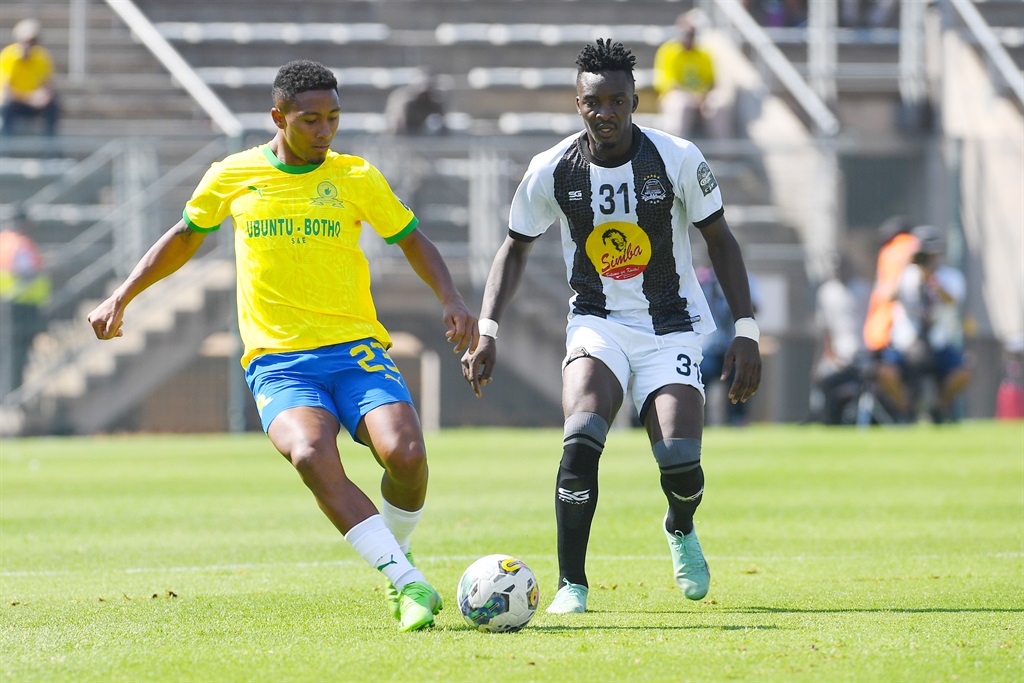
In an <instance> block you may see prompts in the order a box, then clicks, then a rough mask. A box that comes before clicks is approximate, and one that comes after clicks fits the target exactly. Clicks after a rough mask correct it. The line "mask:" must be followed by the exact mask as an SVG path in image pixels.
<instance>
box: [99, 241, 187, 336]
mask: <svg viewBox="0 0 1024 683" xmlns="http://www.w3.org/2000/svg"><path fill="white" fill-rule="evenodd" d="M204 239H206V235H205V234H204V233H201V232H196V231H195V230H192V229H191V228H189V227H188V225H186V224H185V221H178V222H177V223H176V224H175V225H174V227H173V228H171V229H170V230H168V231H167V232H165V233H164V234H163V235H162V236H161V237H160V239H158V240H157V241H156V243H155V244H154V245H153V246H152V247H150V248H149V251H147V252H146V254H145V256H143V257H142V259H141V260H140V261H139V262H138V264H136V266H135V268H134V269H132V272H131V274H130V275H129V276H128V277H127V278H126V279H125V281H124V282H123V283H122V284H121V286H120V287H118V288H117V289H115V290H114V293H113V294H111V295H110V296H109V297H107V299H106V300H105V301H103V303H101V304H100V305H99V306H97V307H96V308H94V309H93V310H92V312H91V313H89V315H88V316H87V320H88V321H89V326H90V327H92V331H93V332H94V333H95V334H96V338H97V339H113V338H114V337H121V336H124V331H123V330H122V329H121V325H122V323H123V319H124V310H125V308H127V306H128V304H129V303H131V300H132V299H134V298H135V297H137V296H138V295H139V294H141V293H142V292H143V291H145V290H146V288H147V287H149V286H151V285H152V284H153V283H155V282H158V281H160V280H162V279H163V278H165V277H167V276H168V275H170V274H171V273H173V272H174V271H176V270H178V268H181V267H182V266H183V265H185V263H186V262H187V261H188V260H189V259H190V258H192V256H194V255H195V253H196V251H197V250H198V249H199V246H200V245H201V244H202V243H203V240H204Z"/></svg>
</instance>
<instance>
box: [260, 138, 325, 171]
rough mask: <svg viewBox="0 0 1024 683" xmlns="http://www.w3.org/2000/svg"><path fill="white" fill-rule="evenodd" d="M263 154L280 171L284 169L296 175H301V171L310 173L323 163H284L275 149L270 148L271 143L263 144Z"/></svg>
mask: <svg viewBox="0 0 1024 683" xmlns="http://www.w3.org/2000/svg"><path fill="white" fill-rule="evenodd" d="M263 156H264V157H266V159H267V161H269V162H270V165H271V166H273V167H274V168H276V169H277V170H278V171H283V172H285V173H292V174H295V175H299V174H301V173H309V172H310V171H315V170H316V169H318V168H320V166H321V165H322V164H303V165H302V166H291V165H289V164H286V163H284V162H283V161H281V160H280V159H278V158H277V155H276V154H274V150H272V149H270V145H269V144H267V145H264V146H263Z"/></svg>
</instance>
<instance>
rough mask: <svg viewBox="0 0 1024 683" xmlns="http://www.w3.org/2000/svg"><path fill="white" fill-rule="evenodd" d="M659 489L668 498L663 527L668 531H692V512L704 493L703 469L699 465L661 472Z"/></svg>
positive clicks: (695, 509)
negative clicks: (680, 470)
mask: <svg viewBox="0 0 1024 683" xmlns="http://www.w3.org/2000/svg"><path fill="white" fill-rule="evenodd" d="M661 490H662V491H664V492H665V497H666V498H668V515H667V517H666V519H665V529H666V530H667V531H669V532H670V533H671V532H673V531H682V532H683V533H684V534H688V533H690V532H691V531H693V513H694V512H696V511H697V506H698V505H700V501H701V499H702V498H703V495H704V470H703V469H702V468H701V466H700V465H698V466H697V467H695V468H693V469H692V470H689V471H686V472H675V473H673V474H668V473H666V472H665V471H664V470H662V472H661Z"/></svg>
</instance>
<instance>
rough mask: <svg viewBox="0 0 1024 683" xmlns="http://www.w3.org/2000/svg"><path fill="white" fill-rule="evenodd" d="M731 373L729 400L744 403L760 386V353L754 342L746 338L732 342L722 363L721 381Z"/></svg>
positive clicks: (737, 338)
mask: <svg viewBox="0 0 1024 683" xmlns="http://www.w3.org/2000/svg"><path fill="white" fill-rule="evenodd" d="M734 370H735V373H733V371H734ZM731 373H733V378H732V385H730V386H729V400H730V401H732V402H733V403H746V402H747V400H748V399H750V397H752V396H753V395H754V394H755V393H756V392H757V388H758V387H759V386H760V385H761V352H760V350H759V349H758V347H757V342H756V341H754V340H753V339H748V338H747V337H736V338H735V339H733V340H732V345H731V346H729V350H728V351H726V353H725V361H724V362H723V363H722V381H723V382H725V381H726V380H727V379H728V378H729V375H730V374H731Z"/></svg>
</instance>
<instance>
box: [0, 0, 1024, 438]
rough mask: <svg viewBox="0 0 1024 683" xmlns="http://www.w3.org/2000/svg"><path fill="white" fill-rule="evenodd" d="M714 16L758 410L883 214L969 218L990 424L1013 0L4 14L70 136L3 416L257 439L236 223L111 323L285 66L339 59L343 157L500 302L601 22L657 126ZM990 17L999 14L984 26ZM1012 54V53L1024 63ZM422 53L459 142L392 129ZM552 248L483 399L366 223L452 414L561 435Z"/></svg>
mask: <svg viewBox="0 0 1024 683" xmlns="http://www.w3.org/2000/svg"><path fill="white" fill-rule="evenodd" d="M695 5H697V6H699V7H700V8H701V9H703V10H704V11H705V13H706V17H707V20H708V25H707V30H706V31H705V33H704V35H705V37H706V39H707V41H708V43H709V44H710V45H711V46H712V48H713V49H714V50H715V52H716V56H717V57H718V69H719V73H720V76H721V78H722V79H723V81H725V86H726V87H727V89H728V91H729V92H730V93H731V96H732V97H733V98H734V103H735V111H736V124H735V130H736V137H735V139H732V140H728V141H712V140H702V139H700V138H697V140H698V143H699V144H700V146H701V148H702V150H703V151H704V152H705V154H706V156H707V157H708V158H709V160H710V161H711V164H712V167H713V168H714V170H715V172H716V175H717V176H718V177H719V181H720V184H721V186H722V188H723V195H724V197H725V201H726V204H727V214H726V215H727V218H728V220H729V222H730V225H731V226H732V227H733V229H734V231H735V232H736V233H737V236H738V237H739V239H740V241H741V243H742V244H743V247H744V251H745V257H746V260H747V263H748V267H749V269H750V270H751V272H752V273H753V274H754V275H755V276H756V277H757V278H758V282H759V285H760V289H761V295H762V296H761V298H762V310H761V311H760V312H759V319H760V322H761V325H762V328H763V331H764V333H765V336H764V342H763V345H762V348H763V353H764V357H765V382H764V385H763V389H762V391H761V392H760V393H759V395H758V397H757V399H756V400H755V402H754V403H753V404H752V406H751V409H752V415H751V417H752V418H753V419H755V420H758V421H784V422H798V421H800V420H802V419H804V418H805V417H806V416H807V413H808V396H809V394H810V370H811V363H812V361H813V356H814V352H815V345H816V342H817V334H816V332H815V329H814V324H813V314H814V311H813V301H814V289H815V286H816V285H817V284H818V282H819V281H820V278H821V277H822V275H823V273H824V271H825V264H826V263H827V262H828V261H829V259H830V258H831V256H832V255H834V254H836V253H840V252H842V253H846V254H848V255H850V256H852V257H853V258H854V260H855V261H856V263H857V264H858V266H859V268H860V270H861V273H862V274H863V275H865V276H867V277H870V276H871V275H872V274H873V273H872V269H873V259H874V250H875V248H876V247H877V241H876V229H877V227H878V225H879V224H880V223H881V222H882V221H883V220H884V219H885V218H887V217H888V216H890V215H893V214H897V213H898V214H904V215H907V216H909V217H910V218H911V220H912V221H913V222H915V223H923V222H930V223H933V224H935V225H938V226H940V227H943V228H945V229H947V230H948V231H949V233H950V236H951V252H950V261H951V262H952V263H953V265H956V266H957V267H959V268H961V269H962V270H963V271H964V272H965V273H966V274H967V277H968V283H969V285H968V289H969V292H970V294H969V303H968V307H967V308H968V311H969V314H970V328H969V333H970V334H969V340H968V350H969V351H970V353H971V357H972V358H973V361H974V364H975V365H974V371H975V375H974V380H973V382H972V384H971V386H970V388H969V389H968V392H967V395H966V397H965V399H964V414H965V416H967V417H990V416H992V414H993V412H994V407H995V396H996V389H997V386H998V383H999V380H1000V377H1001V374H1002V372H1003V348H1004V346H1005V345H1006V344H1007V343H1010V342H1012V341H1013V340H1014V339H1015V338H1017V337H1019V336H1020V335H1021V333H1022V330H1024V323H1022V317H1024V282H1022V277H1024V275H1022V272H1024V268H1022V260H1024V259H1022V254H1024V207H1022V199H1021V196H1020V188H1021V187H1024V139H1022V137H1024V124H1022V120H1021V112H1022V106H1024V104H1022V101H1021V88H1020V78H1021V65H1022V60H1024V12H1022V5H1021V3H1020V2H1018V1H1016V0H987V1H985V2H976V3H971V2H966V0H940V1H939V2H933V3H925V2H921V1H918V0H904V2H902V3H900V5H899V10H898V11H897V12H896V13H895V14H894V16H893V19H892V22H891V23H890V24H889V25H885V26H880V27H876V28H870V29H869V28H863V27H861V28H851V27H839V26H836V17H835V16H834V15H832V14H830V13H829V12H824V11H820V7H821V6H830V7H832V4H831V3H819V5H818V9H817V10H815V11H813V12H811V14H810V16H809V23H810V27H809V28H808V27H776V28H767V29H761V28H759V27H757V25H756V24H753V22H752V21H749V16H747V15H746V14H745V11H744V10H743V9H742V6H741V5H740V3H739V2H730V1H729V0H712V1H708V2H697V3H691V2H663V1H659V0H631V1H630V2H628V3H627V2H616V1H612V0H577V1H573V2H568V1H566V2H543V1H533V0H514V1H510V2H490V1H476V2H468V1H463V0H423V1H412V0H410V1H403V0H376V1H362V0H360V1H355V2H325V1H301V2H299V1H278V2H273V3H270V2H250V1H246V2H242V1H240V0H238V1H224V2H216V3H210V2H199V1H198V0H179V1H177V2H173V3H170V2H162V1H157V0H140V1H139V2H136V3H134V4H133V3H130V2H126V1H124V0H109V1H100V0H70V1H49V0H36V1H34V2H5V3H3V5H2V7H0V33H2V34H3V35H4V36H5V37H6V36H8V35H9V34H10V29H11V27H12V26H13V24H14V23H15V22H16V21H17V20H18V19H21V18H23V17H25V16H35V17H37V18H38V19H39V20H40V21H41V23H42V26H43V41H44V44H45V45H46V46H47V47H48V48H49V49H50V51H51V52H52V53H53V55H54V57H55V59H56V62H57V72H58V80H57V86H58V90H59V92H60V94H61V98H62V103H63V109H64V111H63V117H62V127H61V131H62V135H61V137H60V139H59V140H58V141H56V144H54V145H51V144H50V143H49V142H48V141H46V140H45V139H42V138H33V137H25V138H15V139H8V140H5V141H4V142H3V150H2V157H0V180H2V184H0V217H2V218H3V219H4V220H10V219H11V218H12V217H13V215H14V213H15V211H16V210H17V208H18V207H21V208H23V209H24V210H25V211H26V212H27V215H28V218H29V220H30V221H31V223H32V225H33V226H34V227H33V235H34V237H36V239H37V241H38V242H39V244H40V247H41V249H42V250H43V253H44V257H45V259H46V263H47V264H48V274H49V276H50V277H51V279H52V281H53V284H54V288H53V295H52V297H51V299H50V300H49V302H47V304H46V306H45V308H44V312H45V316H46V320H47V329H46V332H45V333H44V334H42V335H40V336H39V337H38V338H37V339H36V342H35V345H34V347H33V349H32V353H31V356H30V363H29V367H28V372H27V374H26V379H25V383H24V384H23V385H22V386H21V387H19V388H18V389H16V390H14V391H12V392H10V393H9V394H7V395H5V396H4V397H2V412H0V417H2V422H0V431H2V432H3V433H4V434H5V435H11V434H45V433H57V434H67V433H83V434H87V433H95V432H107V431H189V432H192V431H225V430H238V431H240V430H252V429H256V428H258V427H257V421H256V419H255V410H254V407H253V406H252V400H251V397H250V396H248V394H247V390H246V388H245V387H244V385H243V383H242V379H241V373H240V372H238V361H237V357H238V342H237V337H236V334H235V332H234V330H233V322H232V321H233V315H234V309H233V304H234V301H233V267H232V264H231V254H230V249H231V245H230V241H229V240H226V239H224V238H225V237H226V236H227V235H229V234H230V231H229V230H227V229H222V230H221V231H220V232H219V233H218V234H217V235H216V236H215V237H214V238H213V239H209V240H207V244H206V245H205V247H204V250H203V252H202V253H201V255H200V256H201V258H198V259H197V260H195V261H194V262H193V263H191V264H189V265H188V266H187V267H186V268H185V269H183V270H182V271H181V272H179V273H177V274H176V275H174V276H173V277H171V278H169V279H168V280H167V281H165V282H164V283H162V284H161V285H159V286H157V287H154V288H153V289H152V290H151V291H150V292H147V294H145V295H143V296H142V297H140V299H138V300H137V301H136V302H135V303H134V304H133V305H132V308H131V309H130V311H129V313H130V316H129V320H128V321H127V323H126V331H127V333H126V337H125V338H123V339H120V340H118V341H117V342H116V343H108V344H100V343H99V342H97V341H96V340H95V339H94V338H93V337H92V335H91V331H90V330H89V328H88V326H87V325H85V323H84V316H85V312H86V311H87V310H88V309H89V308H91V306H92V305H93V304H94V303H95V301H96V300H97V299H98V298H99V297H101V296H102V295H103V294H104V293H105V292H106V291H108V290H109V289H110V287H111V283H112V282H115V281H117V280H118V279H120V278H121V277H123V276H124V275H125V274H126V272H127V270H129V269H130V268H131V267H132V266H133V265H134V263H135V262H136V260H137V259H138V257H139V256H140V255H141V254H142V253H143V252H144V251H145V249H146V248H147V247H148V246H149V245H150V244H151V243H152V242H153V241H154V240H155V239H156V237H157V236H158V235H159V234H160V233H161V232H162V231H163V230H165V229H166V228H167V227H168V226H169V225H171V224H172V223H173V222H174V221H175V220H177V218H178V217H179V216H180V211H181V207H182V205H183V203H184V201H185V200H186V199H187V197H188V195H189V193H190V192H191V190H192V188H193V187H194V185H195V183H196V182H197V181H198V179H199V177H200V176H201V174H202V172H203V170H205V168H206V166H207V165H208V164H209V163H210V162H211V161H213V160H215V159H217V158H219V157H220V156H222V155H223V154H225V153H227V152H229V151H232V150H235V149H241V148H243V147H248V146H251V145H254V144H259V143H260V142H263V141H265V140H267V139H269V137H270V135H271V132H270V130H269V129H268V128H267V125H268V124H269V123H270V120H269V114H268V109H269V106H270V104H269V89H270V82H271V80H272V78H273V73H274V72H275V71H276V68H277V66H279V65H280V64H282V63H284V62H286V61H289V60H291V59H295V58H299V57H306V58H312V59H316V60H318V61H321V62H323V63H325V64H326V65H328V66H330V67H332V68H334V69H335V70H336V71H337V72H338V75H339V83H340V91H341V98H342V106H343V109H344V112H343V116H342V123H341V128H340V129H339V134H338V137H337V138H336V141H335V145H334V148H335V149H336V150H338V151H341V152H351V153H354V154H359V155H362V156H365V157H367V158H368V159H369V160H371V161H372V162H373V163H374V164H376V165H377V166H378V167H379V168H381V170H382V171H383V172H384V173H385V175H386V176H387V177H388V178H389V180H390V181H391V182H392V184H393V186H394V187H395V189H396V191H397V192H398V193H399V194H400V195H401V196H403V198H405V199H406V200H407V201H408V202H409V203H410V205H411V206H412V207H413V208H414V210H415V211H416V212H417V214H418V215H419V216H420V217H421V219H422V222H423V226H424V229H425V230H426V231H427V234H428V235H429V236H430V237H431V239H433V240H434V241H435V242H436V243H437V244H438V245H439V248H440V249H441V250H442V253H443V254H444V255H445V257H446V259H447V260H448V263H449V265H450V267H451V268H452V270H453V274H454V275H455V276H456V279H457V281H458V284H459V286H460V288H461V289H462V291H463V293H464V294H465V295H466V297H467V299H468V300H469V303H470V304H471V306H476V305H478V303H479V299H480V294H481V287H482V283H483V278H484V276H485V275H486V269H487V267H488V265H489V263H490V258H491V256H492V255H493V253H494V250H495V249H496V248H497V245H498V244H499V242H500V240H501V239H502V237H503V235H504V232H505V219H506V216H507V206H508V202H509V200H510V198H511V194H512V191H513V190H514V188H515V185H516V183H518V180H519V178H520V177H521V175H522V172H523V170H524V169H525V165H526V163H527V162H528V161H529V158H530V157H531V156H532V155H533V154H534V153H536V152H537V151H540V150H542V149H544V148H545V147H547V146H548V145H550V144H551V143H552V142H554V141H555V140H557V139H560V138H561V137H562V136H564V135H566V134H568V133H570V132H572V131H573V130H575V129H576V128H577V124H576V115H575V111H574V107H573V98H574V89H573V74H574V68H573V61H574V59H575V55H576V53H577V52H578V50H579V48H580V46H581V45H582V44H583V42H585V41H587V40H591V39H593V38H596V37H599V36H603V37H611V38H614V39H618V40H622V41H623V42H625V43H626V44H627V45H628V46H629V47H630V48H631V49H632V50H633V51H634V53H635V54H636V55H637V58H638V73H637V77H638V91H639V94H640V108H639V110H638V114H637V117H636V118H637V121H638V122H639V123H642V124H646V125H657V117H656V105H655V99H654V94H653V91H652V90H651V89H650V69H651V65H652V63H653V57H654V51H655V49H656V48H657V45H658V44H659V43H660V42H661V41H662V40H664V39H665V38H667V37H668V36H669V35H670V33H671V31H672V25H673V23H674V21H675V18H676V16H677V15H678V14H679V13H680V12H682V11H684V10H686V9H689V8H691V7H693V6H695ZM964 6H966V7H967V9H964ZM833 9H834V7H833ZM971 10H974V11H980V15H979V17H980V19H981V21H982V24H983V25H984V26H986V27H989V28H990V29H993V30H992V31H991V32H986V31H984V30H982V31H979V30H977V26H976V24H975V23H972V17H974V14H971ZM744 17H746V19H745V18H744ZM819 29H820V30H819ZM993 37H994V41H993V40H990V39H992V38H993ZM5 42H6V41H5ZM993 55H996V56H997V57H998V55H1003V56H1004V57H1008V58H1009V59H1010V66H1011V67H1012V68H1011V69H1010V70H1009V76H1010V77H1009V78H1006V76H1005V74H1006V73H1007V71H1006V70H1005V69H1001V68H1000V67H1001V66H1003V64H1004V62H1003V61H1001V60H1000V59H998V58H993ZM421 67H425V68H428V69H430V70H432V71H433V72H434V73H435V74H437V75H438V77H439V80H440V83H441V85H442V86H443V88H444V90H445V91H446V94H447V97H448V108H449V114H448V117H447V122H448V124H449V127H450V129H451V130H450V132H449V134H447V135H445V136H440V137H404V136H401V137H400V136H391V135H388V134H386V133H385V132H384V130H385V121H384V117H383V111H384V103H385V101H386V98H387V95H388V94H389V92H390V91H391V90H393V89H394V88H395V87H398V86H399V85H402V84H403V83H406V82H408V81H409V80H411V79H412V78H414V77H415V73H416V70H417V69H419V68H421ZM540 244H541V248H540V249H536V250H535V251H534V254H535V258H534V259H533V261H532V262H531V265H530V270H529V273H528V274H529V276H528V278H527V279H526V281H525V282H524V285H523V288H522V289H521V291H520V293H519V295H518V296H517V300H516V302H515V304H514V306H513V310H511V311H510V313H509V315H508V317H507V319H506V321H505V322H506V323H507V324H505V325H503V341H504V342H505V343H504V344H503V347H502V348H503V352H502V353H503V356H502V363H503V365H502V367H501V368H500V371H499V374H498V379H499V384H495V385H494V386H493V387H491V389H490V390H489V391H488V395H487V397H486V399H485V400H482V401H480V400H476V399H474V398H473V397H472V395H471V393H470V392H469V391H468V390H467V388H466V386H465V384H464V382H462V380H461V377H460V375H459V373H458V370H457V364H456V360H455V358H453V357H452V356H451V352H450V350H449V349H448V348H447V346H446V344H445V342H444V340H443V333H442V332H443V330H442V329H441V325H440V320H439V309H438V307H437V304H436V301H435V300H434V299H433V297H432V295H431V294H430V292H429V290H428V289H427V288H426V287H425V286H423V285H422V283H420V282H419V281H418V280H417V278H416V276H415V275H414V274H413V273H412V272H411V270H410V269H409V268H408V266H407V265H406V264H405V262H404V260H403V259H402V258H401V255H400V251H399V250H397V249H394V248H387V247H386V246H385V245H384V244H383V243H382V242H379V241H376V240H375V238H368V239H367V240H366V243H365V245H364V247H365V249H366V251H367V253H368V255H369V257H370V259H371V263H372V267H373V272H374V292H375V298H376V301H377V305H378V310H379V313H380V315H381V318H382V320H383V321H384V323H385V324H386V325H387V326H388V328H389V329H390V330H392V331H393V332H394V333H396V335H397V343H396V349H395V355H396V359H397V360H398V362H399V364H400V365H401V367H402V370H403V372H404V373H405V374H406V376H407V378H408V380H409V381H410V384H411V385H412V389H413V391H414V395H415V396H417V398H418V403H419V407H420V410H421V413H422V414H423V418H424V422H425V424H426V426H427V427H428V428H430V427H438V426H455V425H516V426H533V425H548V426H555V425H558V424H560V422H561V416H560V411H559V409H558V398H557V397H558V390H559V378H558V363H559V360H560V358H561V355H562V339H563V330H564V313H565V308H566V299H567V296H568V291H567V289H566V287H565V284H564V277H563V274H562V265H561V260H560V254H559V250H558V248H557V247H556V237H555V236H554V235H553V234H549V235H547V236H545V238H544V241H542V242H541V243H540ZM695 244H696V245H697V248H696V249H695V251H696V252H697V254H698V255H700V256H702V255H703V254H702V249H701V248H700V241H699V238H698V241H697V242H696V243H695Z"/></svg>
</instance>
